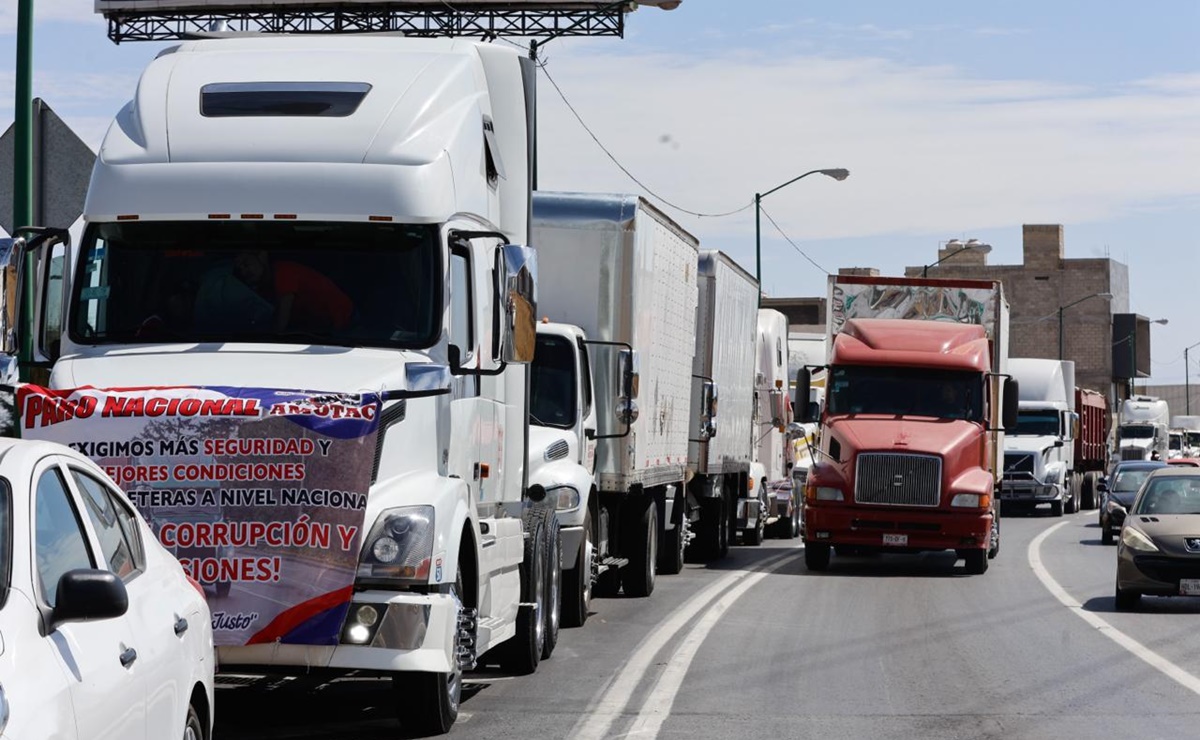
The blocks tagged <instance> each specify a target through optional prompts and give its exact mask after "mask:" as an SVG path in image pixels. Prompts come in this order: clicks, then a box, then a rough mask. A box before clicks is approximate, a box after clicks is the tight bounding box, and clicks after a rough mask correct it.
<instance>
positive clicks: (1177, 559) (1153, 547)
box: [1116, 467, 1200, 609]
mask: <svg viewBox="0 0 1200 740" xmlns="http://www.w3.org/2000/svg"><path fill="white" fill-rule="evenodd" d="M1143 595H1154V596H1200V468H1191V469H1188V468H1179V467H1172V468H1167V469H1162V470H1156V471H1154V472H1152V473H1151V474H1150V475H1149V476H1148V477H1147V478H1146V480H1145V482H1144V483H1142V487H1141V488H1140V489H1139V490H1138V493H1137V498H1135V499H1134V501H1133V506H1132V507H1131V508H1130V509H1129V514H1128V515H1127V516H1126V517H1125V526H1124V527H1122V528H1121V539H1120V542H1118V544H1117V584H1116V603H1117V609H1132V608H1133V607H1134V606H1136V605H1137V603H1138V600H1139V599H1140V598H1141V597H1142V596H1143Z"/></svg>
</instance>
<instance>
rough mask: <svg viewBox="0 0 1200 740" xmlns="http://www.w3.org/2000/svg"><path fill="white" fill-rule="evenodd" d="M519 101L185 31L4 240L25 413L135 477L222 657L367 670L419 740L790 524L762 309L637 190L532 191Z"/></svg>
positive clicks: (384, 40)
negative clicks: (387, 681) (82, 168)
mask: <svg viewBox="0 0 1200 740" xmlns="http://www.w3.org/2000/svg"><path fill="white" fill-rule="evenodd" d="M533 83H534V67H533V63H532V62H531V60H529V59H525V58H523V57H521V56H519V55H518V54H517V53H516V52H515V51H514V50H513V49H510V48H506V47H503V46H500V45H493V44H481V43H474V42H467V41H462V40H426V39H406V38H399V37H367V38H363V37H359V38H346V37H332V36H330V37H323V36H309V37H295V38H287V37H276V38H223V39H211V40H201V41H189V42H184V43H181V44H179V45H178V46H175V47H171V48H169V49H167V50H166V51H164V52H163V53H162V54H160V55H159V56H158V58H157V59H156V60H154V61H153V62H152V63H151V64H150V66H149V67H148V68H147V69H146V70H145V72H144V73H143V75H142V78H141V82H140V83H139V85H138V88H137V92H136V95H135V98H134V99H133V100H132V101H131V102H130V103H129V104H128V105H127V106H126V107H125V108H124V109H123V110H122V111H121V112H120V113H119V114H118V116H117V118H116V120H115V121H114V123H113V124H112V126H111V128H110V129H109V131H108V134H107V135H106V137H105V140H104V143H103V145H102V147H101V151H100V155H99V157H98V159H97V162H96V165H95V170H94V173H93V176H92V180H91V187H90V189H89V191H88V196H87V201H86V205H85V216H84V221H85V226H84V229H83V235H82V239H81V240H80V242H79V243H77V244H72V243H71V240H70V239H69V238H68V235H67V232H66V231H64V230H58V229H40V230H27V231H26V232H25V234H26V237H27V239H24V240H14V241H12V242H10V243H9V245H8V248H7V249H6V250H4V251H3V253H2V255H0V257H2V260H0V261H2V262H3V268H4V276H5V280H4V281H3V284H2V287H3V288H4V306H5V310H4V312H3V317H2V322H3V326H2V327H0V329H2V330H3V331H2V334H3V339H4V343H5V344H4V350H5V351H6V352H9V353H14V355H17V356H18V358H19V362H18V365H19V367H20V368H21V371H22V374H23V376H24V378H23V379H24V380H32V381H35V382H34V383H32V384H30V383H26V384H23V385H22V387H21V389H20V390H19V391H18V392H17V393H16V394H15V404H16V405H15V408H14V409H13V411H14V413H15V416H16V425H15V426H16V428H17V429H18V430H19V433H20V434H21V435H22V436H26V437H38V438H44V439H50V440H54V441H59V442H63V443H65V444H69V445H71V446H73V447H75V448H76V449H79V450H83V451H86V452H87V454H89V455H91V456H92V457H93V458H94V459H95V460H96V461H97V462H98V463H99V464H100V465H102V466H104V467H105V468H106V470H108V471H110V472H111V473H112V474H113V475H114V477H115V478H116V479H117V480H118V482H119V483H120V484H121V485H122V487H123V488H125V490H126V491H127V492H129V494H130V497H131V498H132V499H133V501H134V502H135V504H137V505H139V507H140V508H142V510H143V514H145V515H146V517H147V519H149V520H151V521H152V522H153V523H154V527H155V530H156V531H157V532H159V533H160V537H162V538H163V541H164V543H165V544H167V545H168V546H169V547H170V548H171V549H172V551H173V552H174V553H175V554H176V555H177V556H178V558H179V559H180V561H181V563H183V564H184V565H185V567H186V568H188V569H189V574H192V575H194V576H195V577H196V579H197V580H198V581H200V582H201V583H202V584H203V585H204V586H205V587H206V589H207V591H208V595H209V600H210V603H211V604H212V607H213V613H214V632H215V639H216V643H217V651H218V659H219V663H220V665H221V666H222V669H223V670H233V671H239V672H249V673H292V672H310V671H312V670H321V671H328V672H330V673H331V674H336V673H338V672H344V671H358V672H363V673H368V674H369V673H376V674H379V675H386V676H391V677H392V678H393V682H394V685H395V687H396V703H397V708H398V711H399V714H400V717H401V719H402V721H403V722H404V723H405V724H407V725H409V726H411V727H413V728H414V729H417V730H421V731H425V732H445V731H447V730H449V728H450V726H451V725H452V724H453V722H454V721H455V719H456V717H457V714H458V706H459V701H460V698H461V691H462V675H463V672H464V671H467V670H470V669H472V668H474V667H475V666H476V665H478V664H479V663H481V662H488V663H499V664H500V665H502V666H504V667H506V668H508V669H510V670H513V671H516V672H529V671H532V670H534V669H535V668H536V666H537V664H538V662H539V661H540V660H542V659H544V658H547V657H549V656H550V655H551V653H552V652H553V650H554V647H555V643H556V641H557V636H558V629H559V626H560V624H566V625H581V624H583V623H584V621H585V620H586V619H587V617H588V614H589V613H590V611H591V608H592V606H591V600H592V597H593V595H598V594H603V595H612V594H617V593H618V592H623V593H624V594H625V595H626V596H630V597H636V596H648V595H650V594H651V592H652V591H653V590H654V587H655V581H656V578H657V576H658V575H660V574H671V573H676V572H678V571H679V570H680V569H681V568H682V567H683V563H684V560H685V557H694V558H695V559H697V560H708V559H713V558H720V557H723V556H724V555H726V553H727V552H728V549H729V547H730V545H731V544H733V543H734V542H735V541H736V540H737V539H738V538H740V540H741V542H743V543H745V544H748V545H756V544H759V543H761V542H762V540H763V537H764V536H765V534H766V532H767V527H768V525H770V524H776V523H777V521H782V522H785V523H786V525H787V526H784V525H782V524H781V525H780V526H779V527H778V529H779V530H780V533H781V534H784V535H785V536H795V534H796V531H797V529H796V528H794V527H792V526H790V525H791V524H792V523H794V522H798V506H797V502H796V500H795V498H794V496H793V494H792V493H791V491H790V488H789V486H788V485H787V480H788V469H787V466H788V462H789V460H788V457H789V456H788V454H787V449H788V446H787V444H786V442H785V439H784V437H785V435H786V433H787V426H788V423H789V422H790V421H791V405H790V403H789V402H788V394H787V388H786V386H787V377H788V371H787V346H786V344H787V326H786V320H785V319H784V318H783V316H782V315H781V314H778V313H777V312H774V311H760V310H759V307H758V304H759V289H758V285H757V283H756V281H755V280H754V278H752V277H751V276H750V275H749V274H748V273H747V272H746V271H745V270H743V269H742V268H741V267H739V266H738V265H737V264H736V263H735V262H734V261H733V260H731V259H730V258H729V257H728V256H727V255H725V254H722V253H720V252H716V251H709V250H702V249H701V248H700V244H699V242H698V240H697V239H696V238H695V237H694V236H692V235H691V234H689V233H687V232H686V231H684V230H683V229H682V228H680V227H679V226H678V225H677V224H676V223H674V222H673V221H672V220H671V219H669V218H667V217H666V216H665V215H664V214H663V213H662V212H660V211H658V210H657V209H655V208H654V207H652V206H651V205H650V204H649V203H647V202H646V201H645V200H644V199H642V198H640V197H637V196H624V195H614V196H598V195H587V194H575V193H546V192H536V193H535V192H534V189H533V187H532V182H533V177H532V172H533V155H534V151H535V141H534V131H533V127H532V122H533V120H534V107H533V99H534V96H533ZM525 245H531V246H525ZM25 265H31V268H30V269H28V270H26V269H24V266H25ZM350 418H353V419H355V420H356V421H357V423H358V424H359V426H358V427H356V428H355V431H353V432H351V431H348V429H349V428H348V427H345V426H342V427H339V426H338V422H339V419H350ZM364 420H365V421H364ZM364 423H365V424H366V426H365V427H363V426H362V425H363V424H364ZM364 428H366V429H368V432H367V433H366V436H362V435H363V432H362V429H364ZM360 437H361V439H360ZM356 440H357V441H356ZM363 445H366V446H365V447H364V446H363ZM331 449H332V450H334V453H333V454H330V450H331ZM768 492H772V493H768ZM780 492H783V493H780ZM256 528H257V529H256ZM185 532H186V533H188V534H187V536H186V537H185V536H183V533H185ZM255 533H257V535H256V534H255ZM330 533H335V534H334V535H333V536H332V537H331V536H330ZM314 543H316V544H315V545H314ZM339 546H340V547H339ZM245 564H248V566H247V567H242V566H243V565H245Z"/></svg>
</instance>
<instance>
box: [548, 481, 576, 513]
mask: <svg viewBox="0 0 1200 740" xmlns="http://www.w3.org/2000/svg"><path fill="white" fill-rule="evenodd" d="M546 493H547V495H548V496H549V498H550V500H551V501H553V502H554V508H555V509H558V510H559V511H571V510H573V509H578V508H579V491H576V490H575V488H574V487H572V486H559V487H558V488H551V489H550V490H549V491H547V492H546Z"/></svg>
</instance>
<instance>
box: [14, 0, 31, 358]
mask: <svg viewBox="0 0 1200 740" xmlns="http://www.w3.org/2000/svg"><path fill="white" fill-rule="evenodd" d="M15 87H16V100H14V101H13V116H14V120H13V136H14V140H13V234H12V235H13V236H20V235H21V234H20V231H21V228H22V227H24V226H30V225H32V224H31V222H32V221H33V0H17V79H16V85H15ZM23 269H24V270H25V280H26V284H27V285H33V279H34V277H35V275H34V270H35V268H34V264H33V260H32V259H31V257H25V264H24V266H23ZM24 294H25V295H24V299H23V301H22V302H23V303H24V305H23V306H21V312H22V313H23V314H24V316H25V317H29V316H32V315H33V291H32V290H26V291H24ZM20 321H21V320H20V319H18V322H17V329H18V336H19V338H20V354H19V359H20V367H21V368H22V371H21V379H22V380H28V378H27V377H25V373H26V370H25V369H24V368H27V367H28V366H29V363H30V362H32V361H33V337H32V336H30V333H29V332H28V331H21V328H22V327H21V325H20Z"/></svg>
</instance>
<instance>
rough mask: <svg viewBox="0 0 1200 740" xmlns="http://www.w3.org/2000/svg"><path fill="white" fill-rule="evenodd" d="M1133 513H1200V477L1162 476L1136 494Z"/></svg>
mask: <svg viewBox="0 0 1200 740" xmlns="http://www.w3.org/2000/svg"><path fill="white" fill-rule="evenodd" d="M1133 513H1134V514H1200V478H1197V477H1194V476H1189V477H1183V476H1180V477H1170V476H1162V477H1158V478H1154V479H1152V480H1151V481H1150V482H1148V483H1147V484H1146V488H1145V490H1143V491H1142V492H1141V495H1139V496H1138V500H1137V504H1136V507H1135V508H1134V511H1133Z"/></svg>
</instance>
